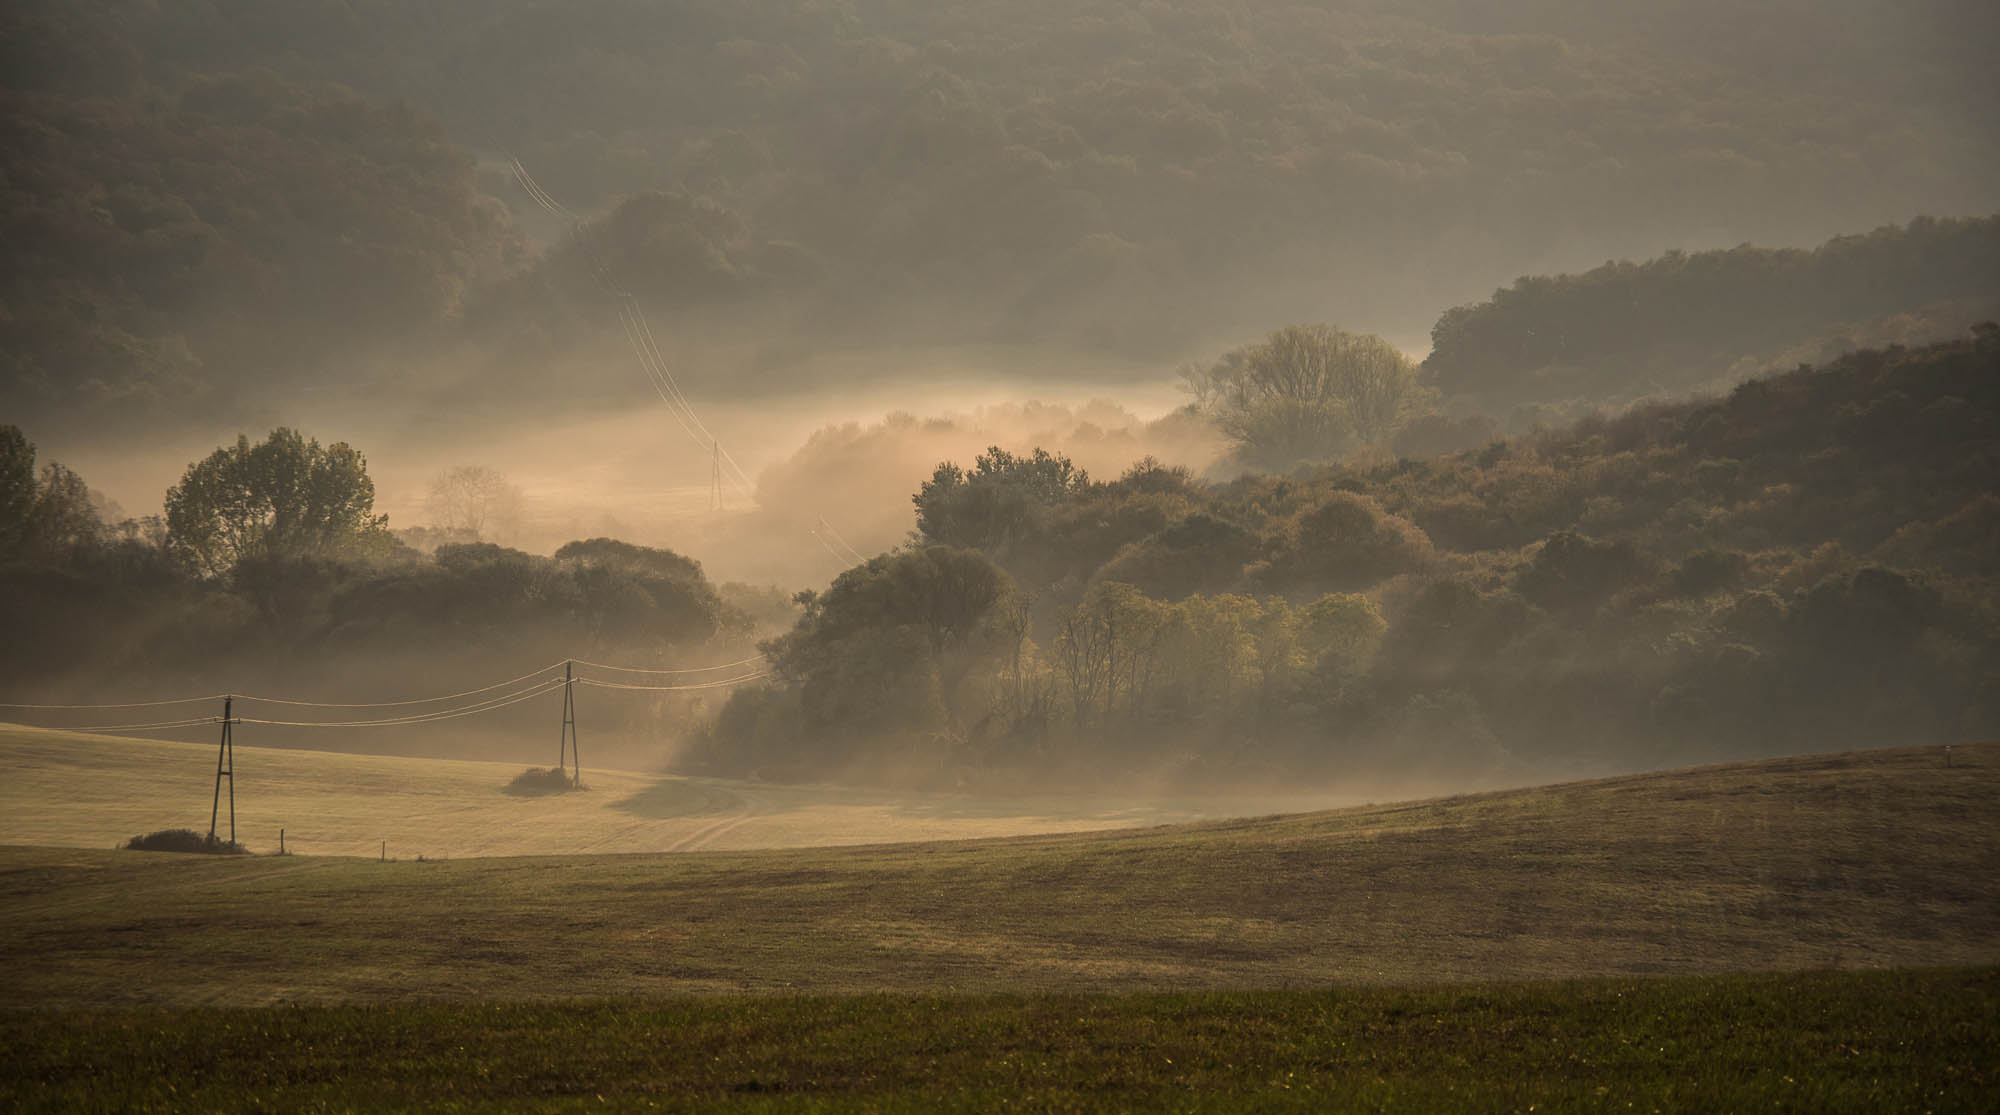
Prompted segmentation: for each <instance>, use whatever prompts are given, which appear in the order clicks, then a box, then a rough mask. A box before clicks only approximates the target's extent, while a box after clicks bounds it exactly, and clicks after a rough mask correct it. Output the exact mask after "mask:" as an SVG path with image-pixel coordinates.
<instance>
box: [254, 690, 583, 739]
mask: <svg viewBox="0 0 2000 1115" xmlns="http://www.w3.org/2000/svg"><path fill="white" fill-rule="evenodd" d="M564 684H566V683H565V682H564V681H563V679H561V678H554V679H552V680H549V681H545V682H538V683H536V684H535V685H533V686H531V687H529V688H527V689H523V690H521V691H520V692H518V693H508V694H505V695H503V696H499V697H494V698H492V699H490V700H486V701H480V702H477V703H475V704H471V705H467V706H465V707H463V708H456V709H440V710H438V711H436V712H424V713H412V714H410V715H408V716H391V717H384V718H381V719H377V720H262V719H257V718H254V717H247V716H245V717H238V718H237V722H238V723H240V724H267V725H271V726H273V727H279V728H389V727H402V726H406V725H410V724H430V723H435V722H437V721H440V720H455V719H457V718H459V717H462V716H471V715H473V714H475V713H481V712H491V711H493V710H494V709H502V708H506V707H507V706H509V705H517V704H520V703H521V702H522V701H525V700H528V699H529V698H531V697H539V696H541V695H542V694H544V693H550V692H553V691H555V690H557V689H561V688H562V687H563V685H564Z"/></svg>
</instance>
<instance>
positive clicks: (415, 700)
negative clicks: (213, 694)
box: [236, 659, 570, 708]
mask: <svg viewBox="0 0 2000 1115" xmlns="http://www.w3.org/2000/svg"><path fill="white" fill-rule="evenodd" d="M564 661H570V660H569V659H565V660H564ZM562 664H563V663H562V662H551V663H549V664H548V665H546V666H543V667H542V668H541V669H539V670H530V671H528V672H527V673H525V674H522V675H521V676H520V677H517V678H509V679H507V680H506V681H497V682H494V683H493V684H492V685H482V686H480V687H479V688H477V689H467V690H465V691H464V692H462V693H445V694H442V695H440V696H436V697H412V698H410V699H408V700H403V701H299V700H290V699H287V698H283V697H257V696H251V695H248V694H238V695H237V696H236V699H237V700H239V701H256V702H258V703H260V704H266V705H296V706H300V707H303V708H399V707H402V706H405V705H434V704H437V703H438V702H440V701H454V700H457V699H458V698H460V697H471V696H474V695H475V694H479V693H490V692H492V691H493V690H495V689H505V688H506V687H508V686H510V685H517V684H519V683H521V682H524V681H527V680H528V679H529V678H531V677H534V676H535V675H536V674H542V673H547V672H548V671H550V670H553V669H555V668H557V667H558V666H561V665H562Z"/></svg>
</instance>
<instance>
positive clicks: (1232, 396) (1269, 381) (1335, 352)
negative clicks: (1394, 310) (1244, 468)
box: [1185, 325, 1430, 470]
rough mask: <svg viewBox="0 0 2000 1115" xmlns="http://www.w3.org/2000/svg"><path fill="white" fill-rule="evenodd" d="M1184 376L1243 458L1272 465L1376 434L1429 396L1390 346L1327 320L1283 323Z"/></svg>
mask: <svg viewBox="0 0 2000 1115" xmlns="http://www.w3.org/2000/svg"><path fill="white" fill-rule="evenodd" d="M1185 374H1186V377H1187V380H1188V386H1189V387H1190V388H1191V389H1192V390H1193V391H1194V394H1195V399H1196V402H1197V404H1198V405H1199V406H1200V408H1201V409H1202V410H1203V411H1204V412H1206V413H1207V414H1208V415H1209V417H1210V418H1211V419H1212V420H1213V421H1214V422H1215V424H1216V425H1217V427H1218V428H1220V429H1221V430H1222V432H1223V433H1225V434H1227V435H1228V436H1229V437H1230V439H1231V440H1233V441H1234V442H1235V443H1236V448H1237V452H1238V454H1239V455H1240V456H1241V457H1242V459H1243V460H1244V462H1245V463H1246V464H1250V465H1253V466H1255V467H1258V468H1265V469H1272V470H1286V469H1290V468H1292V467H1293V466H1295V465H1298V464H1300V463H1303V462H1311V461H1324V460H1329V459H1332V458H1335V457H1339V456H1341V455H1343V454H1345V453H1347V452H1349V451H1350V450H1352V449H1355V448H1357V447H1359V446H1362V445H1370V444H1374V443H1376V442H1380V441H1384V440H1386V439H1387V438H1389V437H1390V436H1391V435H1393V434H1394V433H1395V432H1396V430H1397V429H1398V428H1400V427H1401V425H1402V424H1403V422H1404V421H1405V420H1407V419H1408V418H1410V417H1412V416H1413V415H1415V414H1417V413H1419V412H1420V411H1421V410H1422V409H1423V408H1424V407H1425V406H1426V405H1427V404H1428V403H1429V401H1430V392H1429V391H1427V390H1426V389H1424V388H1423V387H1422V386H1420V385H1419V384H1418V383H1417V367H1416V365H1415V364H1414V363H1412V362H1411V361H1410V358H1409V357H1407V356H1404V355H1403V354H1402V353H1401V352H1398V351H1397V350H1396V348H1395V346H1393V345H1391V344H1390V343H1389V342H1387V341H1385V340H1383V339H1382V338H1380V337H1377V336H1375V335H1373V334H1368V333H1349V332H1347V331H1345V330H1342V329H1335V328H1333V327H1332V326H1330V325H1288V326H1286V327H1285V328H1283V329H1280V330H1278V331H1277V332H1275V333H1273V334H1271V335H1270V336H1269V337H1266V338H1265V339H1264V340H1262V341H1260V342H1258V343H1257V344H1254V345H1251V346H1249V347H1247V348H1241V349H1237V350H1236V351H1234V352H1231V353H1229V354H1227V355H1225V356H1224V357H1223V358H1222V359H1221V360H1219V361H1217V362H1216V363H1215V364H1213V365H1211V366H1210V367H1208V368H1205V369H1201V368H1196V369H1190V370H1189V371H1188V372H1186V373H1185Z"/></svg>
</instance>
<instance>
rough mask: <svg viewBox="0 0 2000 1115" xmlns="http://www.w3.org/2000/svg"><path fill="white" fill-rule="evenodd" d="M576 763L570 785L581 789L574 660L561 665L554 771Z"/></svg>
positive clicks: (581, 755)
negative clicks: (559, 741)
mask: <svg viewBox="0 0 2000 1115" xmlns="http://www.w3.org/2000/svg"><path fill="white" fill-rule="evenodd" d="M572 759H573V760H575V762H576V775H575V777H573V778H571V779H570V785H572V786H575V787H577V788H578V789H582V788H583V752H582V751H580V750H578V749H577V742H576V662H575V660H574V659H572V660H571V661H568V662H565V663H563V722H562V744H561V746H560V747H559V748H558V750H557V751H556V769H557V770H558V771H560V770H564V769H567V768H568V766H569V764H570V761H571V760H572Z"/></svg>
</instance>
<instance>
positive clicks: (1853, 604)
mask: <svg viewBox="0 0 2000 1115" xmlns="http://www.w3.org/2000/svg"><path fill="white" fill-rule="evenodd" d="M1997 384H2000V328H1996V327H1994V326H1991V325H1988V326H1983V327H1981V328H1980V330H1978V332H1977V333H1976V335H1975V336H1973V337H1972V338H1970V339H1967V340H1962V341H1957V342H1950V343H1944V344H1938V345H1933V346H1929V347H1925V348H1920V349H1902V348H1890V349H1883V350H1869V351H1863V352H1858V353H1854V354H1851V355H1849V356H1846V357H1843V358H1841V359H1839V360H1837V361H1835V362H1833V363H1831V364H1829V365H1827V366H1825V367H1820V368H1801V369H1799V370H1797V371H1794V372H1789V373H1785V374H1782V375H1778V376H1774V377H1771V378H1766V379H1759V380H1755V381H1752V382H1749V383H1746V384H1743V385H1742V386H1740V387H1738V388H1736V389H1735V390H1733V391H1732V392H1730V393H1729V394H1728V395H1727V396H1726V397H1722V398H1717V399H1712V400H1706V401H1700V402H1694V403H1682V404H1673V405H1666V404H1661V405H1654V406H1647V407H1641V408H1637V409H1633V410H1630V411H1628V412H1625V413H1622V414H1618V415H1616V416H1596V417H1593V418H1592V419H1590V420H1587V421H1584V422H1580V423H1576V424H1574V425H1571V426H1567V427H1564V428H1560V429H1553V430H1545V431H1542V432H1539V433H1536V434H1534V435H1532V436H1525V437H1515V438H1509V439H1503V440H1496V441H1494V442H1492V443H1491V444H1489V445H1487V446H1485V447H1483V448H1480V449H1476V450H1468V451H1465V452H1461V453H1457V454H1452V455H1447V456H1442V457H1434V458H1406V459H1400V460H1397V461H1395V462H1394V463H1393V464H1387V465H1382V466H1379V467H1370V468H1341V467H1333V468H1323V469H1320V470H1317V471H1304V472H1300V473H1297V474H1294V475H1292V476H1290V477H1276V476H1268V475H1264V476H1254V477H1246V478H1244V479H1240V480H1237V481H1235V482H1232V483H1228V484H1221V485H1214V484H1206V483H1202V482H1200V481H1197V480H1195V479H1193V478H1191V477H1190V476H1188V475H1187V474H1186V473H1185V472H1181V471H1178V470H1172V469H1164V468H1160V467H1158V466H1155V465H1153V464H1151V463H1150V462H1142V463H1141V464H1139V465H1137V466H1135V467H1134V468H1132V469H1131V470H1130V471H1128V472H1127V473H1125V474H1124V475H1122V476H1120V477H1117V478H1116V479H1112V480H1109V481H1096V480H1092V479H1091V478H1090V477H1088V476H1087V475H1085V474H1083V473H1082V472H1080V471H1079V470H1077V469H1075V468H1074V466H1072V465H1071V464H1070V463H1069V462H1068V461H1067V460H1065V459H1063V458H1062V457H1061V456H1060V455H1057V454H1048V453H1042V452H1037V453H1034V454H1031V455H1027V456H1020V455H1016V454H1011V453H1007V452H1005V451H1004V450H995V451H993V452H991V453H988V454H985V455H983V456H981V457H980V458H979V460H978V461H977V462H975V464H974V466H973V467H972V468H970V469H966V468H961V467H959V466H957V465H952V464H946V465H943V466H941V467H940V468H939V469H938V471H937V474H936V475H935V476H934V477H933V478H932V480H931V481H929V482H927V483H926V484H925V485H924V486H923V488H922V490H921V491H919V492H918V493H917V494H916V497H915V499H916V506H917V515H918V523H919V528H920V537H919V538H918V539H917V540H916V542H914V543H913V544H912V545H911V546H910V547H907V548H905V549H903V550H901V551H898V552H895V553H891V554H885V555H882V556H880V557H877V558H874V559H872V560H871V561H869V562H867V563H866V564H864V565H861V566H857V567H855V568H853V569H850V570H849V571H847V572H846V573H844V574H842V575H841V576H840V577H839V578H837V579H836V580H835V581H834V583H833V584H832V586H831V587H830V588H828V589H827V590H826V591H825V592H823V593H816V594H815V593H808V594H805V595H803V596H802V597H801V602H802V604H803V606H804V608H805V611H804V614H803V615H802V617H801V618H800V620H799V621H798V623H797V625H796V626H795V627H794V629H793V630H792V631H791V632H789V633H787V634H786V635H784V636H783V637H781V638H779V639H777V640H775V641H773V642H771V643H769V644H767V646H766V650H767V652H768V654H769V655H770V657H771V660H772V662H773V665H774V667H775V668H776V670H777V672H778V680H776V681H774V682H772V683H771V684H769V685H768V686H765V687H762V688H758V689H752V690H746V691H743V692H739V693H738V694H736V695H735V696H734V697H733V698H732V700H731V701H730V702H729V704H728V706H727V707H726V708H725V709H724V710H723V712H722V714H721V716H720V718H719V719H718V720H717V722H716V723H715V725H714V727H713V728H712V729H711V730H710V731H709V733H708V734H707V735H706V737H705V738H704V739H703V740H702V741H701V743H700V744H699V746H697V747H696V748H695V749H694V750H693V751H692V752H691V753H690V754H689V755H688V756H687V757H686V759H685V762H686V763H687V765H688V767H689V769H693V770H702V771H712V772H718V773H728V774H732V775H739V776H740V775H750V774H756V775H761V776H764V777H782V778H831V777H842V776H849V777H854V776H858V777H866V778H875V779H913V780H917V781H924V782H931V783H942V784H953V783H964V782H982V781H1000V782H1011V781H1017V780H1023V779H1047V780H1051V781H1053V782H1072V783H1073V782H1075V781H1077V780H1088V779H1090V778H1093V777H1105V778H1113V777H1120V776H1124V775H1129V774H1131V773H1132V772H1155V773H1156V774H1158V776H1159V777H1162V778H1165V779H1169V780H1175V781H1181V782H1184V783H1185V784H1189V785H1193V784H1211V785H1212V784H1214V783H1215V782H1216V781H1218V780H1231V779H1240V780H1245V781H1260V780H1265V779H1287V778H1297V777H1323V778H1360V779H1388V780H1394V779H1397V778H1417V777H1422V776H1424V775H1425V774H1428V773H1443V772H1447V771H1449V772H1453V773H1455V774H1456V775H1457V776H1459V777H1461V778H1464V777H1476V776H1484V777H1493V778H1503V777H1508V776H1510V775H1519V774H1522V773H1525V772H1528V771H1542V772H1546V771H1548V770H1550V769H1565V768H1569V769H1604V768H1608V767H1615V766H1629V765H1634V764H1643V765H1658V764H1663V763H1674V762H1696V761H1700V760H1703V759H1708V758H1713V757H1716V756H1721V755H1744V754H1774V753H1783V752H1789V751H1796V750H1807V749H1832V748H1839V747H1847V746H1861V745H1864V744H1869V743H1879V742H1880V741H1881V740H1884V739H1896V740H1902V741H1909V742H1916V741H1942V742H1950V741H1952V740H1956V739H1962V738H1976V737H1982V736H1989V735H1992V734H1994V733H1995V732H2000V616H1996V614H1995V612H1994V607H1995V601H1996V600H2000V591H1996V590H2000V566H1996V557H1997V556H2000V498H1996V496H1995V492H1996V491H2000V426H1996V420H1995V415H1996V411H2000V397H1996V394H1995V391H1996V385H1997ZM801 741H807V742H805V743H804V744H802V742H801Z"/></svg>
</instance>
